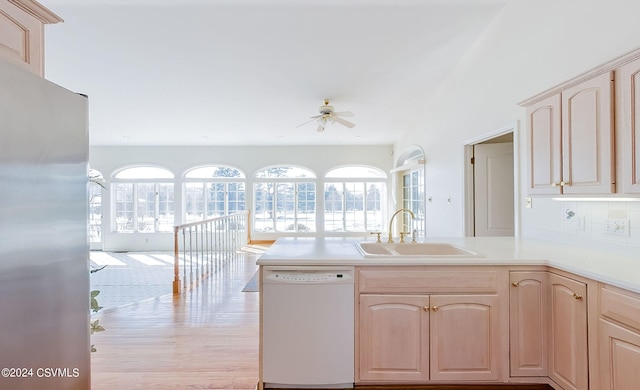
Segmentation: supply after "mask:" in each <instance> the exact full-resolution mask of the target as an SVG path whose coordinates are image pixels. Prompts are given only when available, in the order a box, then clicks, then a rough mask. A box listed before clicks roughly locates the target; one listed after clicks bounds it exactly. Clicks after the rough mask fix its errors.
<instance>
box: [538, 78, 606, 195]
mask: <svg viewBox="0 0 640 390" xmlns="http://www.w3.org/2000/svg"><path fill="white" fill-rule="evenodd" d="M527 122H528V129H529V147H530V150H529V155H530V161H529V162H530V179H529V180H530V183H529V193H531V194H611V193H613V192H615V163H614V157H615V154H614V127H613V72H606V73H604V74H601V75H599V76H596V77H593V78H591V79H588V80H586V81H583V82H581V83H579V84H577V85H575V86H572V87H569V88H566V89H564V90H562V91H561V92H559V93H557V94H554V95H551V96H550V97H547V98H545V99H543V100H540V101H537V102H535V103H533V104H531V105H529V106H527Z"/></svg>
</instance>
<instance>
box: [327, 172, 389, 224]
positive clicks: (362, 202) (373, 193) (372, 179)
mask: <svg viewBox="0 0 640 390" xmlns="http://www.w3.org/2000/svg"><path fill="white" fill-rule="evenodd" d="M386 182H387V175H386V174H385V173H384V172H383V171H381V170H379V169H377V168H373V167H368V166H347V167H340V168H336V169H333V170H331V171H329V172H328V173H327V174H326V175H325V181H324V230H325V232H366V231H383V229H384V228H383V224H384V222H383V221H384V218H385V210H386V193H387V186H386Z"/></svg>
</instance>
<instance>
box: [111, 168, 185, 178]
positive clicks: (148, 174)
mask: <svg viewBox="0 0 640 390" xmlns="http://www.w3.org/2000/svg"><path fill="white" fill-rule="evenodd" d="M114 177H115V178H116V179H173V173H171V172H169V171H168V170H166V169H164V168H158V167H134V168H127V169H123V170H121V171H120V172H118V173H116V175H115V176H114Z"/></svg>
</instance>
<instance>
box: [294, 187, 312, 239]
mask: <svg viewBox="0 0 640 390" xmlns="http://www.w3.org/2000/svg"><path fill="white" fill-rule="evenodd" d="M297 195H298V196H297V200H298V203H297V209H296V223H297V225H296V231H299V232H314V231H315V230H316V185H315V183H298V194H297Z"/></svg>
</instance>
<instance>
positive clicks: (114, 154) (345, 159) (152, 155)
mask: <svg viewBox="0 0 640 390" xmlns="http://www.w3.org/2000/svg"><path fill="white" fill-rule="evenodd" d="M392 151H393V148H392V147H391V145H387V146H315V147H310V146H243V147H228V146H225V147H204V146H203V147H177V146H176V147H153V146H131V147H117V146H111V147H110V146H102V147H92V148H91V150H90V166H91V168H93V169H97V170H99V171H100V172H102V174H103V175H104V177H105V179H106V180H107V182H108V181H109V179H110V178H111V175H112V174H113V173H114V172H115V171H117V170H118V169H120V168H122V167H124V166H130V165H147V164H151V165H159V166H162V167H165V168H167V169H168V170H170V171H171V172H173V173H174V175H175V176H176V179H177V180H179V179H180V178H181V177H182V175H183V174H184V173H185V171H187V170H188V169H190V168H193V167H196V166H201V165H216V164H221V165H230V166H233V167H235V168H237V169H239V170H241V171H242V172H244V174H245V175H246V176H247V189H251V188H252V187H253V182H252V177H253V175H254V173H255V172H256V171H257V170H259V169H261V168H264V167H267V166H272V165H296V166H302V167H305V168H308V169H310V170H312V171H313V172H315V173H316V175H317V177H318V178H321V177H323V176H324V174H325V173H327V172H328V171H329V170H331V169H333V168H336V167H339V166H345V165H369V166H373V167H376V168H379V169H381V170H383V171H384V172H387V173H388V172H389V171H390V170H391V169H392V168H393V162H394V158H393V155H392ZM176 183H177V181H176ZM388 187H389V186H388ZM389 190H390V189H389ZM110 202H111V201H110V197H109V194H108V193H105V196H104V197H103V200H102V207H103V215H104V216H108V215H110V212H109V211H110ZM175 202H176V205H175V207H176V214H177V215H181V214H182V204H181V203H182V200H181V199H180V198H178V197H176V199H175ZM252 206H253V198H252V197H251V196H248V197H247V209H249V210H251V208H252ZM180 222H181V221H177V223H180ZM251 238H252V239H254V240H255V239H258V240H259V239H272V238H275V236H273V235H266V234H263V235H260V234H252V237H251ZM172 245H173V235H172V234H170V233H167V234H147V233H145V234H116V233H113V232H111V223H110V221H109V220H108V218H106V219H105V220H103V249H104V250H129V251H136V250H138V251H146V250H171V249H172V248H173V246H172Z"/></svg>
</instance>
